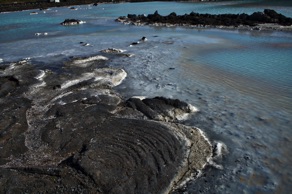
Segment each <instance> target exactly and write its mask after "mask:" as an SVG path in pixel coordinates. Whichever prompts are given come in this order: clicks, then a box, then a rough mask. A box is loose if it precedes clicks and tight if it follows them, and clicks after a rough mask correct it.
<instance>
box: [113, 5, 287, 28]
mask: <svg viewBox="0 0 292 194" xmlns="http://www.w3.org/2000/svg"><path fill="white" fill-rule="evenodd" d="M117 21H119V22H124V23H134V24H138V25H139V24H154V23H162V24H163V23H167V24H178V25H202V26H205V25H208V26H235V27H237V26H239V25H247V26H256V25H258V24H264V23H273V24H274V23H275V24H279V25H283V26H290V25H292V18H289V17H286V16H284V15H282V14H279V13H277V12H276V11H274V10H270V9H265V10H264V11H263V12H255V13H253V14H251V15H248V14H244V13H243V14H219V15H212V14H199V13H195V12H191V13H190V14H185V15H177V14H176V13H174V12H173V13H171V14H169V15H167V16H162V15H160V14H159V13H158V12H157V11H156V12H155V13H154V14H149V15H147V16H145V15H135V14H128V16H127V17H125V16H121V17H119V18H118V19H117Z"/></svg>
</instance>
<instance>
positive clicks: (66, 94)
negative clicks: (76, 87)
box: [51, 91, 73, 102]
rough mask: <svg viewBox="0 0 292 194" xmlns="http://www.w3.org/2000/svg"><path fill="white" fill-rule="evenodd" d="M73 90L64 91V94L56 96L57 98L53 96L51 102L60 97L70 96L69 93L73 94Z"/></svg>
mask: <svg viewBox="0 0 292 194" xmlns="http://www.w3.org/2000/svg"><path fill="white" fill-rule="evenodd" d="M72 93H73V92H71V91H70V92H66V93H63V94H60V95H59V96H56V97H55V98H53V99H52V100H51V102H54V101H56V100H58V99H60V98H63V97H64V96H68V95H70V94H72Z"/></svg>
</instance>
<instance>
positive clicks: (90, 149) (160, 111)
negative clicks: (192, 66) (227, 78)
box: [0, 56, 212, 193]
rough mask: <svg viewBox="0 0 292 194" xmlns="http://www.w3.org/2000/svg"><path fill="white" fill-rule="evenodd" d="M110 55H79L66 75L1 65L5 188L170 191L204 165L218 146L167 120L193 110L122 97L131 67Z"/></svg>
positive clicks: (1, 188) (0, 146)
mask: <svg viewBox="0 0 292 194" xmlns="http://www.w3.org/2000/svg"><path fill="white" fill-rule="evenodd" d="M105 59H106V58H105V57H101V56H95V57H89V58H81V59H75V60H73V61H71V62H68V63H66V64H65V67H64V68H65V69H66V73H62V71H60V72H58V73H57V72H52V71H48V70H37V69H36V68H35V67H34V66H33V65H31V64H29V63H27V62H23V63H17V64H12V65H10V66H8V67H5V68H3V69H1V77H0V81H1V82H0V83H1V90H0V91H1V98H0V113H1V114H0V174H1V175H0V193H168V192H170V191H172V190H174V189H176V188H177V187H179V186H180V185H181V184H182V183H184V181H185V180H186V179H187V178H189V177H192V176H194V175H196V173H198V171H199V170H202V169H203V168H204V166H205V165H206V164H207V162H208V161H209V160H210V159H211V156H212V146H211V144H210V142H209V141H208V139H206V137H205V136H204V135H203V133H202V132H201V130H200V129H198V128H195V127H187V126H184V125H181V124H175V123H170V122H163V121H177V120H180V119H181V118H184V116H185V114H190V113H192V112H194V107H192V106H190V105H189V104H187V103H184V102H182V101H179V100H172V99H166V98H163V97H158V98H153V99H143V100H140V99H136V98H131V99H129V100H128V101H123V100H122V99H121V98H120V97H119V95H118V94H117V93H115V92H114V91H113V90H112V87H114V86H116V85H118V84H120V83H121V81H122V80H123V79H124V78H125V76H126V72H125V71H124V70H121V69H113V68H109V67H106V60H105ZM68 72H70V74H69V73H68ZM155 115H156V116H155ZM181 115H184V116H181Z"/></svg>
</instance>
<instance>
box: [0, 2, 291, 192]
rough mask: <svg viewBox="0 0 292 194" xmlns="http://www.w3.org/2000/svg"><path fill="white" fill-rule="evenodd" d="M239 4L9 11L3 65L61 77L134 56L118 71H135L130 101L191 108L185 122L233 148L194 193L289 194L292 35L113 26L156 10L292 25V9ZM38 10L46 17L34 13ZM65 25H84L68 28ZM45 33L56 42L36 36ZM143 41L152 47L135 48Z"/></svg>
mask: <svg viewBox="0 0 292 194" xmlns="http://www.w3.org/2000/svg"><path fill="white" fill-rule="evenodd" d="M238 3H240V2H238V1H237V2H232V1H228V2H216V3H214V2H212V3H179V2H152V3H121V4H100V5H99V6H97V7H94V6H91V5H83V6H75V7H76V8H77V10H71V9H69V8H68V7H61V8H51V9H49V10H45V11H40V10H29V11H22V12H13V13H1V14H0V21H1V22H0V58H1V59H2V60H3V61H4V63H5V62H11V61H17V60H20V59H23V58H28V57H29V58H31V60H32V61H33V62H34V63H36V64H38V65H40V66H43V67H45V68H51V69H58V68H61V67H62V60H67V59H68V58H69V57H71V56H90V55H96V54H101V53H100V52H99V51H100V50H101V49H105V48H108V47H115V48H120V49H125V50H127V52H129V53H133V54H135V56H134V57H132V58H115V59H113V60H112V61H111V63H110V65H111V66H113V67H119V68H121V67H122V68H124V69H125V70H126V71H127V73H128V77H127V79H126V80H125V81H124V83H123V84H122V85H121V86H119V87H118V88H117V90H118V91H119V92H120V93H121V94H122V95H123V96H124V97H125V98H127V97H130V96H133V95H139V96H140V95H142V96H143V95H144V96H150V97H153V96H160V95H162V96H166V97H171V98H179V99H181V100H184V101H187V102H189V103H191V104H193V105H195V106H197V107H198V108H199V109H200V110H201V114H200V115H198V116H197V117H194V118H192V119H190V121H188V122H187V123H186V124H189V125H195V126H199V127H201V128H202V129H203V130H204V131H206V132H207V134H208V136H209V137H210V138H211V139H212V140H221V141H223V142H225V143H226V144H227V146H228V147H229V148H230V154H229V155H227V156H226V159H225V160H223V166H224V170H222V171H217V170H214V169H213V170H211V171H210V172H208V173H207V174H206V176H205V178H201V179H198V180H197V182H193V183H191V184H190V185H189V186H188V188H189V191H193V192H195V193H197V192H198V191H199V190H196V188H197V189H200V191H202V192H203V193H210V192H213V191H215V193H235V192H236V193H255V192H261V193H285V192H287V191H289V190H290V189H291V190H292V188H291V185H292V184H291V183H292V181H291V180H292V177H291V171H292V169H291V167H289V166H291V162H292V158H291V148H292V147H291V145H292V144H291V143H292V129H291V126H292V123H291V120H292V119H291V118H292V57H291V56H292V33H285V32H249V31H237V30H229V31H227V30H219V29H193V28H179V27H173V28H162V27H148V26H140V27H137V26H128V25H123V24H120V23H117V22H115V21H114V20H115V19H116V18H117V17H119V16H123V15H124V16H126V15H127V14H128V13H131V14H149V13H154V11H156V10H158V12H159V13H160V14H162V15H167V14H170V13H171V12H176V13H177V14H185V13H190V12H192V11H194V12H199V13H211V14H220V13H253V12H255V11H263V9H265V8H271V9H275V10H276V11H277V12H280V13H282V14H284V15H286V16H290V17H292V7H288V6H279V5H277V6H263V5H258V6H240V5H238ZM32 11H37V12H38V14H37V15H30V13H31V12H32ZM67 18H74V19H80V20H83V21H86V23H85V24H82V25H79V26H61V25H60V23H61V22H62V21H64V19H67ZM44 32H46V33H48V35H46V36H44V35H40V36H36V35H35V33H44ZM142 36H146V37H147V38H148V41H147V42H145V43H143V44H139V45H137V46H136V47H129V45H130V44H131V43H132V42H134V41H137V40H139V39H140V38H141V37H142ZM80 42H86V43H89V44H90V45H91V46H89V47H84V46H82V45H81V44H80ZM0 61H1V60H0ZM0 65H1V63H0ZM170 68H171V70H170ZM210 118H211V119H210ZM247 158H248V159H247ZM236 161H239V162H236ZM205 179H206V181H205ZM200 181H201V182H200ZM200 185H204V186H202V188H201V187H200Z"/></svg>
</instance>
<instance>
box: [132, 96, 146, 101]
mask: <svg viewBox="0 0 292 194" xmlns="http://www.w3.org/2000/svg"><path fill="white" fill-rule="evenodd" d="M131 98H135V99H140V100H144V99H146V98H147V97H146V96H132V97H131Z"/></svg>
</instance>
